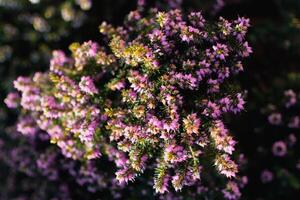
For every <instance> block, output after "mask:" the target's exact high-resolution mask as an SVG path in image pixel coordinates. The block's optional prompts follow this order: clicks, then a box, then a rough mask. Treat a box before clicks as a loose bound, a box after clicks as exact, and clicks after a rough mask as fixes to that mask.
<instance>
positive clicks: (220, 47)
mask: <svg viewBox="0 0 300 200" xmlns="http://www.w3.org/2000/svg"><path fill="white" fill-rule="evenodd" d="M213 50H214V55H215V57H216V58H220V59H221V60H225V58H226V57H227V56H228V55H229V54H228V53H229V50H228V47H227V46H226V45H225V44H220V43H217V45H214V46H213Z"/></svg>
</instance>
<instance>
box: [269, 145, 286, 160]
mask: <svg viewBox="0 0 300 200" xmlns="http://www.w3.org/2000/svg"><path fill="white" fill-rule="evenodd" d="M272 152H273V154H274V155H275V156H279V157H283V156H285V155H286V153H287V147H286V144H285V143H284V142H283V141H278V142H275V143H274V144H273V147H272Z"/></svg>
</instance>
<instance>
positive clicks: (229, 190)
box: [222, 181, 242, 200]
mask: <svg viewBox="0 0 300 200" xmlns="http://www.w3.org/2000/svg"><path fill="white" fill-rule="evenodd" d="M222 192H223V195H224V198H225V199H228V200H238V199H240V197H241V196H242V194H241V192H240V189H239V187H238V185H237V183H235V182H233V181H229V182H228V183H227V185H226V188H225V189H223V190H222Z"/></svg>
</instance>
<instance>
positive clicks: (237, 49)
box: [6, 9, 252, 199]
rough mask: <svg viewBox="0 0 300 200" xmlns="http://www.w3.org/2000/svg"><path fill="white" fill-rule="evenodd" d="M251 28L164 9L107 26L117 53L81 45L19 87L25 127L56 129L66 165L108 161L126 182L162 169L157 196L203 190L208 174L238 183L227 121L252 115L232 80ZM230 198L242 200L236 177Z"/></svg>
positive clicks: (56, 55) (58, 54)
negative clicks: (203, 178) (232, 116)
mask: <svg viewBox="0 0 300 200" xmlns="http://www.w3.org/2000/svg"><path fill="white" fill-rule="evenodd" d="M248 27H249V20H248V19H245V18H238V19H237V20H234V21H231V22H230V21H227V20H225V19H223V18H220V19H219V20H218V21H217V22H208V21H206V20H205V19H204V18H203V16H202V14H201V13H200V12H197V13H196V12H194V13H191V14H190V15H188V16H187V17H185V16H183V15H182V14H181V12H180V11H179V10H172V11H170V12H166V13H165V12H158V11H157V10H155V9H153V10H152V11H151V13H150V14H149V16H147V17H142V16H141V14H140V13H139V12H137V11H134V12H132V13H130V14H129V15H128V17H127V20H126V22H125V23H124V26H122V27H117V28H114V27H113V26H111V25H108V24H107V23H103V24H102V25H101V26H100V32H101V33H102V34H104V35H105V36H106V37H107V40H108V41H109V43H108V47H100V46H99V45H98V44H97V43H95V42H92V41H88V42H85V43H83V44H82V45H80V44H78V43H74V44H72V45H71V46H70V49H71V51H72V56H71V57H67V56H66V55H65V54H64V53H63V52H62V51H54V52H53V58H52V60H51V66H50V70H49V71H48V72H46V73H36V74H35V75H34V76H33V78H24V77H20V78H18V79H17V80H16V81H15V83H14V84H15V88H16V89H17V90H18V91H19V92H20V93H21V99H20V104H21V106H22V108H23V110H24V113H25V114H24V118H21V121H20V123H19V124H18V127H20V128H18V129H19V130H20V132H22V133H23V134H24V135H35V134H38V133H39V129H41V130H43V131H45V132H47V133H48V135H49V137H50V140H51V142H52V143H54V144H56V145H57V146H58V147H59V148H60V149H61V152H62V154H63V155H64V156H66V157H67V158H72V159H74V160H88V161H89V162H90V161H91V160H94V159H97V158H99V157H100V156H101V155H106V156H107V157H108V158H109V159H110V160H111V161H114V162H115V164H116V166H117V168H118V169H117V171H116V177H117V179H118V181H119V182H120V183H123V182H125V183H127V182H129V181H133V180H134V179H135V178H136V177H137V176H138V175H140V174H142V173H143V172H144V171H145V170H147V169H149V170H153V171H154V172H155V177H154V183H153V187H154V188H155V190H156V192H157V193H165V192H167V191H169V190H170V188H171V187H170V185H171V184H172V185H173V188H174V189H175V190H176V191H178V190H181V189H182V188H183V186H185V185H187V186H191V185H196V184H199V181H200V177H201V176H200V173H202V171H211V173H214V174H215V175H216V176H218V175H224V176H225V177H227V178H233V177H236V176H237V172H238V164H236V163H235V162H234V161H233V159H232V158H231V155H232V153H233V152H234V149H235V147H234V146H235V144H236V142H235V140H234V139H233V137H232V136H231V135H230V133H229V130H228V129H227V128H226V126H225V121H224V120H223V116H224V114H228V113H233V114H237V113H239V112H240V111H242V110H243V108H244V104H245V102H244V100H243V94H242V93H240V92H239V91H236V90H234V89H233V88H232V87H230V84H231V80H230V79H232V77H233V76H235V75H236V74H238V73H239V72H241V71H242V70H243V67H242V60H243V59H244V58H246V57H248V56H249V54H250V53H251V52H252V50H251V48H250V47H249V46H248V43H247V42H246V41H245V34H246V32H247V29H248ZM16 97H17V96H14V95H13V94H11V95H9V96H8V98H7V100H6V103H7V105H8V106H9V107H16V105H15V103H14V102H17V98H16ZM51 159H52V157H51V156H50V157H49V156H47V157H46V156H44V157H42V158H41V159H40V160H39V164H38V165H39V166H40V167H44V168H45V166H46V168H47V166H48V165H47V164H45V163H43V162H44V161H49V160H51ZM202 163H211V166H210V165H207V164H206V165H204V164H202ZM213 165H215V167H214V166H213ZM214 169H216V171H217V173H216V172H214V171H213V170H214ZM93 171H94V166H92V165H91V166H87V168H83V169H82V171H80V172H79V173H81V174H85V175H88V176H91V177H96V179H99V178H98V177H97V175H95V174H93ZM50 174H51V177H55V173H50ZM78 176H80V175H78ZM79 183H80V184H85V183H91V184H93V180H86V179H85V178H84V179H80V180H79ZM90 190H91V191H93V190H95V187H92V186H91V187H90ZM223 194H224V196H225V197H226V198H228V199H237V198H238V197H239V196H240V193H239V191H238V186H237V183H235V182H234V179H232V180H231V181H230V182H229V183H228V185H227V189H226V190H224V192H223Z"/></svg>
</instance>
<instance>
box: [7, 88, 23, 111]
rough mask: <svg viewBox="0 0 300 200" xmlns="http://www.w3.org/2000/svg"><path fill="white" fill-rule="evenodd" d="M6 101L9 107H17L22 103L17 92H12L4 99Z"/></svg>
mask: <svg viewBox="0 0 300 200" xmlns="http://www.w3.org/2000/svg"><path fill="white" fill-rule="evenodd" d="M4 103H5V104H6V106H7V107H8V108H17V107H18V106H19V103H20V96H19V94H18V93H17V92H11V93H9V94H8V95H7V97H6V99H4Z"/></svg>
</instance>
